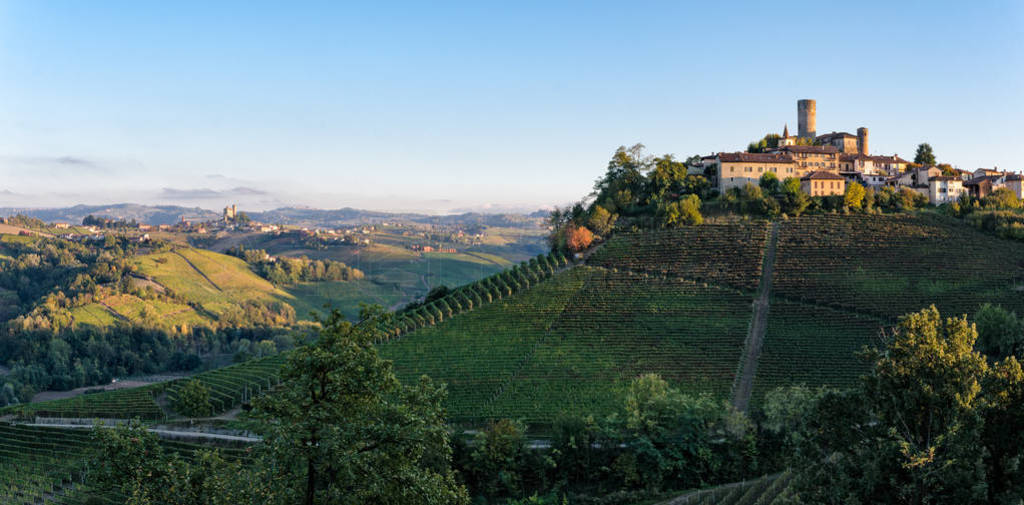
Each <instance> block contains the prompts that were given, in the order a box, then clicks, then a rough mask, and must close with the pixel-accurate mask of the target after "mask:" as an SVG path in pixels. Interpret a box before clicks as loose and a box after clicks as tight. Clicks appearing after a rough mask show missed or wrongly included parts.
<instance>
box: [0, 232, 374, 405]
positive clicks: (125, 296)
mask: <svg viewBox="0 0 1024 505" xmlns="http://www.w3.org/2000/svg"><path fill="white" fill-rule="evenodd" d="M259 266H260V265H259V264H247V263H246V261H245V260H243V259H241V258H237V257H233V256H228V255H224V254H218V253H214V252H211V251H206V250H201V249H194V248H189V247H180V246H172V245H170V244H168V243H161V242H159V241H149V242H140V241H139V240H138V239H130V238H127V237H118V236H113V235H108V236H106V237H104V238H103V239H102V240H89V239H85V240H82V241H78V242H76V241H72V240H64V239H60V238H50V237H32V236H17V235H3V236H0V365H2V366H3V367H4V370H5V371H9V373H7V374H5V375H4V376H2V377H0V406H2V405H6V404H10V403H17V402H25V401H28V400H29V399H30V398H31V397H32V396H33V395H34V394H35V393H36V392H39V391H43V390H50V389H56V390H64V389H70V388H75V387H80V386H90V385H96V384H103V383H109V382H110V380H111V379H112V378H117V377H121V378H123V377H125V376H128V375H134V374H140V373H157V372H165V371H168V370H189V369H191V368H194V367H196V366H198V365H199V363H200V359H207V358H211V357H215V356H223V355H225V354H226V355H228V359H230V357H231V355H232V354H234V355H236V356H237V357H238V358H239V359H246V358H247V357H249V356H251V354H252V352H253V348H254V346H255V343H257V342H263V341H266V343H265V344H264V345H263V347H262V348H261V349H262V351H261V352H264V351H267V350H268V349H269V347H274V349H275V350H283V349H285V348H288V347H290V346H291V342H292V341H294V339H295V338H296V337H297V336H299V335H303V334H305V333H306V332H308V331H310V327H309V325H308V324H305V323H303V322H302V321H299V319H300V318H298V317H297V316H296V310H295V308H294V306H295V305H299V306H308V303H306V302H304V301H302V300H298V299H296V298H295V297H294V296H293V295H291V294H289V293H288V292H287V291H285V289H288V287H289V286H288V282H290V281H291V280H292V279H297V280H299V279H301V280H306V279H310V278H313V277H316V276H317V275H319V276H320V277H323V276H324V275H326V274H328V273H333V274H337V275H339V276H345V275H356V274H357V273H358V271H355V270H354V269H350V268H348V267H346V266H345V265H343V264H340V263H337V262H324V261H310V260H302V259H297V258H296V259H288V260H285V261H282V262H280V264H276V265H274V266H273V267H267V268H263V269H260V268H258V267H259ZM259 273H262V274H264V275H265V276H266V278H264V277H261V276H260V275H259ZM271 281H274V282H278V283H279V284H277V285H275V284H274V283H272V282H271ZM250 343H252V345H250Z"/></svg>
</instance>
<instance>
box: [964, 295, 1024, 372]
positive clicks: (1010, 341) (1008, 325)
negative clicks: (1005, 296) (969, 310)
mask: <svg viewBox="0 0 1024 505" xmlns="http://www.w3.org/2000/svg"><path fill="white" fill-rule="evenodd" d="M974 321H975V325H976V326H977V329H978V342H977V346H978V350H980V351H981V352H983V353H985V354H987V355H988V356H991V357H993V358H997V359H1001V358H1006V357H1009V356H1020V355H1021V354H1022V351H1024V323H1022V322H1021V320H1020V319H1018V318H1017V314H1015V313H1013V312H1010V311H1008V310H1006V309H1004V308H1002V307H1000V306H998V305H992V304H989V303H986V304H984V305H982V306H981V308H979V309H978V312H977V313H975V314H974Z"/></svg>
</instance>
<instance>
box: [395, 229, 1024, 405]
mask: <svg viewBox="0 0 1024 505" xmlns="http://www.w3.org/2000/svg"><path fill="white" fill-rule="evenodd" d="M772 226H773V225H771V224H769V223H762V222H746V223H739V224H722V225H704V226H696V227H688V228H683V229H678V230H652V231H645V232H636V233H620V234H617V235H615V236H614V237H613V238H612V239H610V240H609V241H608V242H607V243H605V244H602V245H600V246H598V248H597V249H596V250H595V251H594V253H593V254H592V255H591V256H590V257H589V259H588V260H587V261H586V265H584V266H580V267H576V268H571V269H569V270H568V271H557V272H553V273H550V274H549V275H546V276H542V275H535V276H534V277H536V278H531V279H530V280H529V281H526V282H519V283H518V285H517V286H513V285H511V283H510V282H509V281H508V277H509V276H510V274H509V272H505V273H503V274H498V275H496V276H493V277H492V278H489V279H485V280H484V281H481V282H480V283H477V284H475V285H471V286H473V289H467V288H468V287H464V288H463V289H461V290H456V292H461V293H462V294H463V296H462V297H461V298H459V300H460V302H459V303H460V304H456V303H447V304H446V305H447V306H441V307H440V308H438V307H436V306H435V307H430V308H426V309H425V310H423V311H421V312H419V313H418V314H406V315H405V316H404V317H406V318H407V321H408V319H415V318H421V319H423V320H422V321H417V322H416V323H415V324H414V323H409V322H407V323H405V325H404V326H402V330H401V331H400V332H397V334H398V335H400V336H399V337H398V338H395V339H393V340H392V341H390V342H386V343H382V344H381V346H380V349H381V353H382V354H383V355H384V356H385V357H386V358H388V359H391V360H393V361H394V362H395V368H396V370H397V371H398V373H399V375H400V377H401V378H402V379H403V381H407V382H408V381H410V380H413V379H414V378H416V377H417V376H419V375H421V374H426V375H428V376H430V377H432V378H434V379H436V380H438V381H441V382H445V383H447V384H448V388H449V403H448V407H449V415H450V417H451V418H452V419H453V420H454V421H456V422H465V423H476V422H479V421H481V420H483V419H490V418H496V417H512V418H518V419H523V420H526V421H528V422H533V423H545V422H548V421H550V420H551V419H553V418H555V417H557V416H558V415H559V414H560V413H563V412H573V413H606V412H608V411H609V409H611V408H612V407H613V405H614V402H615V401H616V400H615V398H616V392H617V391H618V390H620V388H621V387H622V385H623V384H624V383H625V381H628V380H629V379H631V378H633V377H636V376H637V375H639V374H642V373H652V372H653V373H658V374H660V375H662V376H663V377H664V378H666V379H667V380H669V381H670V382H671V383H673V384H674V385H675V386H676V387H679V388H681V389H682V390H684V391H687V392H691V393H709V394H713V395H716V396H718V397H721V398H723V399H726V398H729V397H730V395H731V394H732V393H733V392H734V391H733V387H735V383H736V381H737V380H738V379H737V372H738V371H739V370H740V369H741V368H742V365H743V358H742V356H743V352H744V345H745V341H746V339H747V337H748V333H749V332H750V331H751V329H750V328H751V323H752V313H753V311H752V302H753V299H754V293H755V291H756V290H757V288H758V285H759V282H760V280H761V277H762V269H763V268H770V269H771V270H767V271H766V272H768V273H770V274H771V281H772V283H771V285H772V288H771V292H770V296H769V298H768V301H769V306H770V308H769V310H768V311H767V323H766V329H765V331H764V335H763V339H762V342H761V344H762V346H761V349H760V353H759V354H758V355H757V367H756V368H755V370H756V373H754V374H753V376H752V377H751V378H750V380H751V381H752V384H753V387H752V393H751V400H752V405H754V406H755V408H756V407H757V405H759V402H760V400H761V399H762V398H763V397H764V394H765V393H767V392H768V391H770V390H771V389H773V388H776V387H780V386H787V385H795V384H806V385H810V386H817V385H827V386H832V387H839V388H842V387H848V386H850V385H852V384H853V383H854V382H855V381H856V380H857V378H858V377H859V376H860V375H861V374H862V373H864V372H865V371H866V370H867V364H866V363H865V362H864V361H863V360H862V359H860V358H858V357H857V353H859V352H860V351H861V350H862V349H863V348H864V347H865V346H868V347H870V346H875V345H878V344H879V343H880V342H882V341H883V340H882V339H883V338H884V334H885V331H886V329H887V328H889V327H891V326H892V325H893V324H894V323H895V322H896V319H897V318H898V316H900V315H902V314H906V313H909V312H913V311H917V310H920V309H921V308H924V307H927V306H928V305H930V304H932V303H934V304H936V305H937V306H938V307H939V309H940V310H941V311H943V313H944V314H947V315H951V316H952V315H956V314H963V313H967V314H972V313H973V312H974V311H975V310H976V309H977V308H978V307H979V306H980V305H981V304H983V303H986V302H991V303H995V304H998V305H1002V306H1004V307H1006V308H1009V309H1011V310H1015V311H1017V312H1018V313H1024V293H1022V290H1024V244H1021V243H1019V242H1013V241H1008V240H1003V239H999V238H996V237H993V236H990V235H985V234H983V233H980V232H978V231H976V230H974V229H972V228H969V227H967V226H965V225H963V224H962V223H959V222H956V221H951V220H949V219H947V218H944V217H942V216H937V215H929V214H922V215H874V216H860V215H853V216H840V215H824V216H808V217H801V218H796V219H790V220H784V221H781V222H779V223H777V224H776V225H774V226H777V227H778V232H777V233H778V239H777V247H776V254H775V259H774V262H772V264H771V265H764V262H765V252H766V250H767V249H768V244H769V238H770V236H771V234H772V231H771V229H772ZM936 245H938V247H936ZM544 271H548V270H546V269H545V270H544ZM520 275H521V274H520ZM497 279H503V280H502V281H501V282H502V284H503V285H502V286H500V287H499V286H498V285H497V284H498V282H497ZM483 293H490V294H491V295H492V298H491V299H490V300H488V303H481V302H480V299H479V298H477V297H478V296H479V295H480V294H483ZM455 307H459V308H458V309H456V308H455ZM469 307H472V309H473V310H466V309H467V308H469ZM448 308H451V309H452V310H451V311H448V310H447V309H448Z"/></svg>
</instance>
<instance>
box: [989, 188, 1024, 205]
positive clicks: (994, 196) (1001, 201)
mask: <svg viewBox="0 0 1024 505" xmlns="http://www.w3.org/2000/svg"><path fill="white" fill-rule="evenodd" d="M981 205H982V206H983V207H985V208H989V209H1019V208H1020V207H1021V201H1020V199H1019V198H1017V195H1015V194H1014V193H1013V190H1011V189H1010V188H997V189H996V190H995V191H993V192H992V193H991V194H989V195H988V196H986V197H985V198H983V199H982V201H981Z"/></svg>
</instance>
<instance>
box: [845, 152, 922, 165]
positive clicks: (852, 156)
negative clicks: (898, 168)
mask: <svg viewBox="0 0 1024 505" xmlns="http://www.w3.org/2000/svg"><path fill="white" fill-rule="evenodd" d="M839 160H840V161H857V160H870V161H871V162H872V163H904V164H905V163H910V162H909V161H907V160H905V159H903V158H900V157H899V156H875V155H865V154H859V153H849V154H840V155H839Z"/></svg>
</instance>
